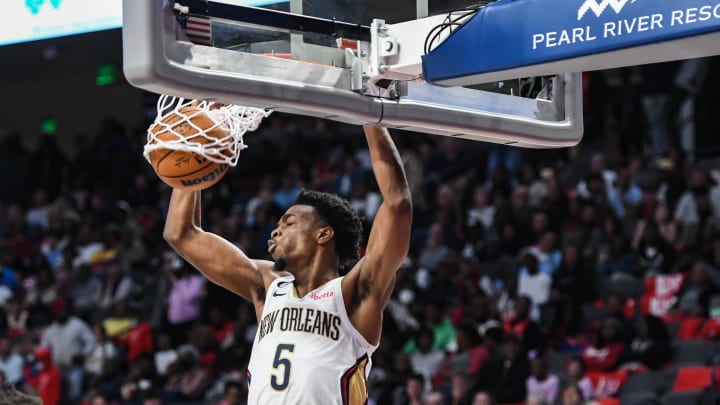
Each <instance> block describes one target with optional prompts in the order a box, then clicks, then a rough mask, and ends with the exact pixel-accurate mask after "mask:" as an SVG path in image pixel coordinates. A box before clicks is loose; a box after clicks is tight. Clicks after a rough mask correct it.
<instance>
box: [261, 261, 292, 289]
mask: <svg viewBox="0 0 720 405" xmlns="http://www.w3.org/2000/svg"><path fill="white" fill-rule="evenodd" d="M253 261H254V262H255V265H256V266H257V269H258V272H259V273H260V277H262V280H263V285H264V287H265V290H267V289H268V287H270V285H271V284H272V283H273V281H275V280H277V279H278V278H283V277H292V275H291V274H290V273H288V272H286V271H277V270H275V263H274V262H272V261H270V260H253Z"/></svg>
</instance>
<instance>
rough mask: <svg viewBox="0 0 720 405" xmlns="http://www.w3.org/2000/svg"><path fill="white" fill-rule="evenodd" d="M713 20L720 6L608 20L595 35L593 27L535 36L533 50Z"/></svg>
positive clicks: (718, 14) (718, 16)
mask: <svg viewBox="0 0 720 405" xmlns="http://www.w3.org/2000/svg"><path fill="white" fill-rule="evenodd" d="M710 19H720V3H718V4H716V5H715V6H711V5H708V6H702V7H691V8H687V9H684V10H673V11H672V12H671V13H670V15H669V16H665V15H663V14H651V15H644V16H640V17H633V18H627V19H619V20H615V21H607V22H605V23H604V24H603V26H602V30H601V31H602V32H594V30H593V28H594V27H591V26H589V25H586V26H584V27H574V28H571V29H563V30H559V31H550V32H545V33H541V34H533V36H532V49H538V48H552V47H557V46H565V45H571V44H577V43H582V42H591V41H595V40H596V39H598V37H599V38H612V37H619V36H623V35H632V34H634V33H638V32H645V31H652V30H660V29H663V28H665V27H667V26H670V27H676V26H680V25H689V24H694V23H698V22H704V21H708V20H710Z"/></svg>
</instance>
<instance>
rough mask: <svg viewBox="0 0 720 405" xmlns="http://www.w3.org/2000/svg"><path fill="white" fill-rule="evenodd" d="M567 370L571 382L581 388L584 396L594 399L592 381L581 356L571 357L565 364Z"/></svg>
mask: <svg viewBox="0 0 720 405" xmlns="http://www.w3.org/2000/svg"><path fill="white" fill-rule="evenodd" d="M565 371H566V372H567V376H568V380H569V382H570V384H571V385H572V386H574V387H577V388H578V389H579V390H580V393H581V394H582V396H583V398H586V399H592V398H593V397H594V395H593V384H592V381H590V377H588V376H587V375H586V374H585V365H584V364H583V362H582V359H581V358H580V357H579V356H572V357H570V359H569V360H568V362H567V364H566V366H565ZM561 399H562V398H561Z"/></svg>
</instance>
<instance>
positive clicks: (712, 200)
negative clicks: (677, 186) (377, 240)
mask: <svg viewBox="0 0 720 405" xmlns="http://www.w3.org/2000/svg"><path fill="white" fill-rule="evenodd" d="M688 182H689V190H687V191H685V192H684V193H683V194H682V196H680V200H679V201H678V203H677V206H676V207H675V215H674V217H675V220H676V221H677V222H678V225H679V226H680V236H679V238H680V243H681V245H683V246H692V245H694V244H695V243H696V239H697V236H698V235H699V232H700V231H701V227H702V225H704V224H705V222H706V221H707V220H709V219H711V218H720V187H718V186H717V185H716V184H713V182H712V181H711V179H710V176H709V174H708V172H707V170H705V168H703V167H700V166H694V167H692V168H691V169H690V175H689V181H688Z"/></svg>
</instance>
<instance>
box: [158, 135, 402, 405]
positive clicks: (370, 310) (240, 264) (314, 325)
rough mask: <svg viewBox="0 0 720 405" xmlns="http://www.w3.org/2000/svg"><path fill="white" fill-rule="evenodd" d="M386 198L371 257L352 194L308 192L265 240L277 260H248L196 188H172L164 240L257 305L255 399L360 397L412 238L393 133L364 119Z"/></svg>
mask: <svg viewBox="0 0 720 405" xmlns="http://www.w3.org/2000/svg"><path fill="white" fill-rule="evenodd" d="M364 130H365V137H366V139H367V143H368V148H369V150H370V156H371V160H372V167H373V172H374V174H375V178H376V180H377V183H378V185H379V188H380V192H381V193H382V196H383V203H382V205H381V206H380V208H379V210H378V212H377V215H376V217H375V220H374V222H373V226H372V229H371V231H370V236H369V239H368V245H367V249H366V253H365V256H364V257H363V258H362V259H360V260H359V261H358V262H357V264H355V265H354V266H353V267H352V269H351V270H350V271H349V272H348V273H347V275H345V276H344V277H340V276H339V269H340V267H341V266H342V265H343V263H344V262H346V261H348V260H351V259H354V258H356V257H357V251H358V242H359V239H360V234H361V224H360V220H359V218H358V216H357V214H356V213H355V211H354V210H353V209H352V207H351V206H350V205H349V204H348V202H347V201H345V200H343V199H341V198H339V197H337V196H334V195H331V194H326V193H319V192H303V193H301V194H300V196H299V197H298V199H297V200H296V201H295V203H294V205H293V206H291V207H290V208H288V210H287V211H286V212H285V214H284V215H283V216H282V218H280V221H279V222H278V226H277V228H276V229H275V230H274V231H273V232H272V234H271V239H270V240H269V241H268V251H269V252H270V255H271V256H272V258H273V260H274V261H266V260H253V259H249V258H248V257H247V256H245V254H244V253H243V252H241V251H240V250H239V249H238V248H236V247H235V246H234V245H232V244H231V243H229V242H227V241H226V240H224V239H222V238H220V237H218V236H216V235H213V234H211V233H208V232H205V231H203V230H202V228H201V226H200V193H199V192H193V191H184V190H179V189H176V190H174V191H173V194H172V198H171V199H170V208H169V211H168V216H167V222H166V225H165V231H164V236H165V239H166V240H167V241H168V242H169V243H170V244H171V245H172V247H173V248H174V249H175V250H176V251H177V252H178V253H179V254H180V255H181V256H183V257H184V258H185V259H186V260H187V261H188V262H190V263H191V264H192V265H194V266H195V267H196V268H197V269H198V270H200V271H201V272H202V273H203V274H204V275H205V276H206V277H207V278H208V279H210V280H211V281H213V282H215V283H217V284H219V285H221V286H223V287H225V288H227V289H229V290H231V291H233V292H235V293H237V294H239V295H240V296H242V297H244V298H245V299H247V300H248V301H250V302H252V303H253V304H254V306H255V313H256V315H257V318H258V322H259V325H258V331H257V334H256V336H255V341H254V345H253V350H252V355H251V358H250V364H249V367H248V377H249V381H250V393H249V401H248V403H249V404H352V405H355V404H364V403H366V401H367V389H366V384H365V379H366V376H367V374H368V372H369V369H370V356H371V355H372V353H373V351H374V350H375V348H376V347H377V345H378V343H379V341H380V334H381V327H382V326H381V325H382V313H383V309H384V308H385V305H386V304H387V301H388V299H389V297H390V295H391V293H392V290H393V287H394V284H395V273H396V271H397V269H398V268H399V266H400V263H401V262H402V260H403V259H404V258H405V256H406V255H407V252H408V249H409V244H410V225H411V222H412V205H411V202H410V191H409V189H408V185H407V180H406V178H405V173H404V170H403V167H402V163H401V161H400V157H399V155H398V152H397V150H396V148H395V145H394V144H393V142H392V140H391V138H390V136H389V134H388V132H387V130H385V129H384V128H379V127H373V126H365V127H364Z"/></svg>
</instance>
